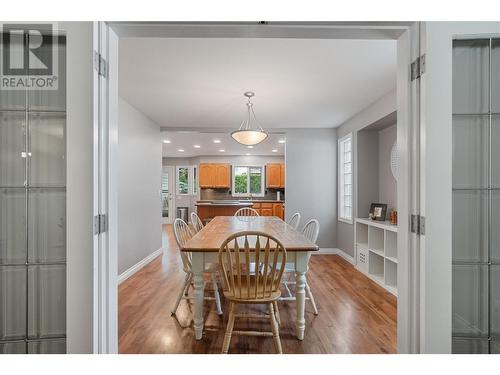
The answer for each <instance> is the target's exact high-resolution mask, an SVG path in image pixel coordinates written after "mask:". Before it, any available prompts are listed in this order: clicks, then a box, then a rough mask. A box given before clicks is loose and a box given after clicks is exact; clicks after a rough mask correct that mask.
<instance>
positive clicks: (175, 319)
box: [118, 225, 397, 354]
mask: <svg viewBox="0 0 500 375" xmlns="http://www.w3.org/2000/svg"><path fill="white" fill-rule="evenodd" d="M163 243H164V253H163V256H161V257H158V258H157V259H155V260H154V261H153V262H151V263H150V264H148V265H147V266H146V267H144V268H143V269H142V270H140V271H139V272H137V273H136V274H135V275H134V276H132V277H131V278H129V279H128V280H126V281H125V282H124V283H123V284H121V285H120V287H119V296H118V298H119V320H118V324H119V352H120V353H172V354H174V353H175V354H180V353H220V350H221V348H222V342H223V339H224V331H225V327H226V320H227V307H228V304H227V303H224V302H223V310H224V316H223V317H222V318H220V317H219V316H217V314H216V313H215V306H214V301H205V309H204V312H205V329H204V333H203V338H202V340H200V341H196V340H195V339H194V330H193V322H192V316H193V306H192V302H191V301H189V302H188V301H187V300H183V301H181V304H180V306H179V309H178V310H177V314H176V316H171V315H170V310H171V308H172V306H173V304H174V302H175V298H176V297H177V294H178V292H179V289H180V288H181V286H182V283H183V280H184V273H183V271H182V264H181V258H180V254H179V250H178V248H177V245H176V243H175V239H174V236H173V232H172V227H171V226H167V225H166V226H164V229H163ZM307 278H308V282H309V285H310V286H311V289H312V291H313V293H314V296H315V299H316V303H317V305H318V310H319V315H318V316H315V315H313V313H312V308H311V305H310V303H309V302H308V301H306V332H305V338H304V340H303V341H299V340H297V339H296V337H295V313H296V312H295V302H293V301H289V302H279V304H280V305H279V306H280V315H281V322H282V325H281V328H280V336H281V343H282V346H283V353H285V354H292V353H323V354H327V353H395V352H396V329H397V324H396V317H397V313H396V298H395V297H394V296H393V295H391V294H390V293H388V292H386V291H385V290H384V289H383V288H381V287H380V286H378V285H377V284H375V283H374V282H372V281H371V280H370V279H368V278H367V277H366V276H364V275H363V274H361V273H360V272H358V271H357V270H356V269H355V268H354V267H353V266H352V265H351V264H350V263H348V262H346V261H345V260H344V259H342V258H341V257H339V256H337V255H313V256H311V261H310V268H309V272H308V273H307ZM209 285H210V284H207V287H206V288H207V290H206V292H207V293H211V290H210V286H209ZM190 293H192V290H190ZM250 309H251V308H250ZM257 309H259V310H260V311H265V310H264V307H262V309H261V308H260V307H253V312H257ZM237 328H241V329H253V330H259V329H262V330H266V331H267V330H270V328H269V322H268V321H267V320H265V319H263V320H262V322H260V321H258V320H255V319H252V320H249V319H239V320H237V321H236V324H235V329H237ZM229 353H252V354H258V353H275V348H274V344H273V340H272V338H267V337H248V336H233V338H232V340H231V346H230V348H229Z"/></svg>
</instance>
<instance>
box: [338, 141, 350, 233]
mask: <svg viewBox="0 0 500 375" xmlns="http://www.w3.org/2000/svg"><path fill="white" fill-rule="evenodd" d="M338 146H339V168H338V171H339V172H338V173H339V220H340V221H344V222H346V223H349V224H352V211H353V204H352V185H353V181H352V174H353V160H352V133H349V134H347V135H346V136H345V137H342V138H341V139H339V145H338Z"/></svg>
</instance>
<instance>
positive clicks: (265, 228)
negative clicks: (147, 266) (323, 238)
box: [181, 216, 319, 252]
mask: <svg viewBox="0 0 500 375" xmlns="http://www.w3.org/2000/svg"><path fill="white" fill-rule="evenodd" d="M249 230H252V231H261V232H265V233H268V234H270V235H271V236H274V237H276V239H278V240H279V241H281V243H282V244H283V246H285V249H286V251H317V250H319V248H318V246H317V245H315V244H314V243H312V242H311V241H309V240H308V239H307V238H306V237H305V236H304V235H303V234H302V233H300V232H299V231H297V230H296V229H294V228H293V227H291V226H290V225H288V224H287V223H286V222H284V221H283V220H281V219H280V218H278V217H275V216H257V217H255V218H248V217H236V216H217V217H215V218H214V219H213V220H211V221H210V222H209V223H208V224H207V225H206V226H205V227H204V228H203V229H202V230H201V231H199V232H198V233H197V234H195V235H194V236H193V238H191V239H190V240H189V241H188V242H186V244H185V245H184V247H183V248H182V249H181V250H182V251H187V252H218V251H219V248H220V246H221V245H222V243H223V242H224V240H225V239H226V238H228V237H229V236H230V235H232V234H234V233H238V232H242V231H249Z"/></svg>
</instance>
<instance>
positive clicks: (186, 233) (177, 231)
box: [174, 219, 193, 272]
mask: <svg viewBox="0 0 500 375" xmlns="http://www.w3.org/2000/svg"><path fill="white" fill-rule="evenodd" d="M174 235H175V241H176V242H177V246H178V247H179V250H180V249H181V248H182V247H183V246H184V245H185V244H186V242H188V241H189V240H190V239H191V237H193V232H192V231H191V229H189V226H188V225H187V224H186V222H185V221H184V220H182V219H175V221H174ZM192 257H193V254H192V253H191V252H185V251H181V259H182V265H183V267H184V272H191V266H192Z"/></svg>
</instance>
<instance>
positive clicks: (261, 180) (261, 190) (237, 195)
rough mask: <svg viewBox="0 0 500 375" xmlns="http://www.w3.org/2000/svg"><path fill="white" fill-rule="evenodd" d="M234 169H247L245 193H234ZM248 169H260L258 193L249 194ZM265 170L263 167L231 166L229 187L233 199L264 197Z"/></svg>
mask: <svg viewBox="0 0 500 375" xmlns="http://www.w3.org/2000/svg"><path fill="white" fill-rule="evenodd" d="M236 168H248V179H247V193H235V189H234V182H235V177H236V173H235V172H236ZM250 168H260V170H261V177H260V193H250ZM265 172H266V170H265V168H264V166H263V165H233V166H232V185H231V195H232V196H233V197H263V196H264V195H265V186H264V185H265V183H266V177H265Z"/></svg>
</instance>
